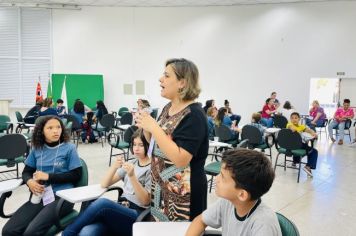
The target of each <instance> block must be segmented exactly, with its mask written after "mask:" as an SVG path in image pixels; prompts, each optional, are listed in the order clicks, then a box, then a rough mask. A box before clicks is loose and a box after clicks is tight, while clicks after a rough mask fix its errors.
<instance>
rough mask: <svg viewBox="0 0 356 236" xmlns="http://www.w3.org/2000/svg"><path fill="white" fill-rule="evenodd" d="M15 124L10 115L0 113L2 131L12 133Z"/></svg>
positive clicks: (0, 129) (0, 128)
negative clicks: (12, 122)
mask: <svg viewBox="0 0 356 236" xmlns="http://www.w3.org/2000/svg"><path fill="white" fill-rule="evenodd" d="M13 127H14V126H13V124H11V120H10V117H8V116H6V115H0V133H2V132H4V131H6V133H7V134H9V133H12V130H13Z"/></svg>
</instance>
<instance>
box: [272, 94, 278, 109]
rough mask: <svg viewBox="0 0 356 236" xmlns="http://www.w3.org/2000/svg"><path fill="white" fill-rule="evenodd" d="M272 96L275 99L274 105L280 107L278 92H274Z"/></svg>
mask: <svg viewBox="0 0 356 236" xmlns="http://www.w3.org/2000/svg"><path fill="white" fill-rule="evenodd" d="M270 98H271V99H273V102H274V106H275V107H276V109H278V107H279V106H280V103H279V101H278V99H277V93H276V92H272V93H271V97H270Z"/></svg>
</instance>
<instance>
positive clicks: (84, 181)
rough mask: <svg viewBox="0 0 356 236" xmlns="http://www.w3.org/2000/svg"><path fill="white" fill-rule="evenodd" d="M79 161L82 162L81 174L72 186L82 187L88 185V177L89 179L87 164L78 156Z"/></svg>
mask: <svg viewBox="0 0 356 236" xmlns="http://www.w3.org/2000/svg"><path fill="white" fill-rule="evenodd" d="M80 163H81V164H82V176H81V178H80V180H79V181H78V182H77V183H76V184H75V185H74V187H82V186H87V185H88V179H89V173H88V166H87V164H86V163H85V161H84V160H83V159H82V158H80Z"/></svg>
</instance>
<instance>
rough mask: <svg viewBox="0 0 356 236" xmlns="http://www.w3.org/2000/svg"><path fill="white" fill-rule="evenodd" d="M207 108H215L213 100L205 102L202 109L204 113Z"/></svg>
mask: <svg viewBox="0 0 356 236" xmlns="http://www.w3.org/2000/svg"><path fill="white" fill-rule="evenodd" d="M209 107H215V100H213V99H210V100H207V101H206V102H205V106H204V107H203V109H204V111H205V113H206V112H207V111H208V109H209Z"/></svg>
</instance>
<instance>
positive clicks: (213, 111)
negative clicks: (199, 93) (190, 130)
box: [206, 107, 218, 140]
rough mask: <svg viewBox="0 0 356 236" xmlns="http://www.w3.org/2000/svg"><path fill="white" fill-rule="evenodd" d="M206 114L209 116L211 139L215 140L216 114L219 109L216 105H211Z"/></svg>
mask: <svg viewBox="0 0 356 236" xmlns="http://www.w3.org/2000/svg"><path fill="white" fill-rule="evenodd" d="M206 114H207V118H208V133H209V139H210V140H213V139H214V137H215V125H214V119H215V118H216V115H217V114H218V110H217V109H216V107H209V109H208V111H207V113H206Z"/></svg>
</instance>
